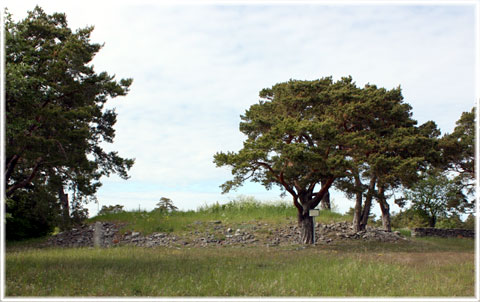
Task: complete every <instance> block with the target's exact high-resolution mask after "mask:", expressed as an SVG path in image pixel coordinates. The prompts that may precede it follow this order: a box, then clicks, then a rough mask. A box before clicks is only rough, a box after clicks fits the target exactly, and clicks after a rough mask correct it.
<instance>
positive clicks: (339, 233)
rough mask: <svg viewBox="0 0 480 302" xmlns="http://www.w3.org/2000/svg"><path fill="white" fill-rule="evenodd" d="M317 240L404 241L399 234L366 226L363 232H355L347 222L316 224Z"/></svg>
mask: <svg viewBox="0 0 480 302" xmlns="http://www.w3.org/2000/svg"><path fill="white" fill-rule="evenodd" d="M316 234H318V235H317V236H318V240H319V241H326V242H331V241H333V240H348V239H353V240H365V241H382V242H397V241H399V240H406V238H405V237H403V236H402V235H401V234H400V232H387V231H385V230H382V229H379V228H374V227H371V226H367V227H366V230H365V231H360V232H355V231H354V230H353V225H352V224H351V223H348V222H337V223H333V224H325V225H322V224H317V231H316Z"/></svg>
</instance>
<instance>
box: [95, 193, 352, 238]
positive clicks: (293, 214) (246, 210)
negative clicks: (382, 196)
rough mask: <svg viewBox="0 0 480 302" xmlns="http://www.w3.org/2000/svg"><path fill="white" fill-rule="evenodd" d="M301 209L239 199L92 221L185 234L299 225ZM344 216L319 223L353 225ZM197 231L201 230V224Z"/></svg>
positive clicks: (327, 214) (323, 216) (324, 217)
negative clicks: (205, 228)
mask: <svg viewBox="0 0 480 302" xmlns="http://www.w3.org/2000/svg"><path fill="white" fill-rule="evenodd" d="M296 219H297V209H296V208H295V207H294V206H293V204H291V203H288V202H285V201H277V202H261V201H259V200H256V199H255V198H253V197H239V198H237V199H236V200H233V201H231V202H229V203H226V204H219V203H215V204H212V205H204V206H202V207H200V208H198V209H197V210H196V211H178V212H173V213H164V212H160V211H151V212H147V211H133V212H122V213H116V214H106V215H101V216H97V217H94V218H92V219H90V220H89V221H90V222H94V221H115V222H124V223H127V224H128V225H127V226H126V227H125V230H127V229H129V230H135V231H137V232H141V233H142V234H151V233H154V232H168V233H171V232H181V231H186V230H189V229H191V228H192V224H195V223H198V222H204V223H205V222H213V221H221V222H222V223H223V224H238V223H244V222H251V221H262V222H264V223H269V224H285V223H288V222H292V221H296ZM350 220H351V217H350V216H344V215H342V214H338V213H335V212H331V211H321V212H320V216H318V217H316V222H320V223H332V222H337V221H350ZM195 228H196V229H199V228H201V226H199V225H198V224H197V225H195Z"/></svg>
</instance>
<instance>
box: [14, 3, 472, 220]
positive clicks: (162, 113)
mask: <svg viewBox="0 0 480 302" xmlns="http://www.w3.org/2000/svg"><path fill="white" fill-rule="evenodd" d="M37 3H38V4H39V5H40V6H41V7H43V8H44V9H45V10H46V11H47V12H48V13H53V12H65V13H66V14H67V18H68V20H69V24H70V26H71V27H72V28H79V27H84V26H86V25H95V30H94V33H93V35H92V41H94V42H99V43H103V42H105V46H104V48H103V49H102V50H101V51H100V52H99V54H98V55H97V56H96V58H95V59H94V61H93V64H94V66H95V69H96V71H97V72H100V71H107V72H109V73H110V74H116V76H117V78H118V79H120V78H126V77H132V78H133V79H134V83H133V85H132V87H131V92H130V93H129V95H128V96H126V97H122V98H116V99H113V100H111V102H110V104H109V106H111V107H115V108H116V112H117V113H118V122H117V125H116V130H117V131H116V139H115V142H114V144H112V145H106V146H105V148H106V149H107V150H116V151H119V153H120V155H122V156H124V157H130V158H136V164H135V166H134V167H133V168H132V170H131V173H130V174H131V179H130V180H128V181H124V180H121V179H119V178H118V177H110V178H105V179H103V184H104V185H103V187H102V188H101V189H100V191H99V193H98V199H99V201H100V207H101V206H102V205H111V204H123V205H124V206H125V208H127V209H136V208H138V207H139V206H140V207H141V208H142V209H152V208H153V207H154V206H155V204H156V203H157V202H158V200H159V199H160V197H168V198H171V199H172V200H173V201H174V203H175V204H176V205H177V206H178V207H179V208H181V209H196V208H197V207H198V206H200V205H203V204H205V203H207V204H208V203H213V202H216V201H219V202H226V201H228V200H230V199H233V198H235V197H236V196H238V195H253V196H256V197H257V198H259V199H261V200H278V199H279V191H278V190H273V191H266V190H265V189H264V188H263V187H261V186H259V185H255V184H246V185H245V186H244V187H243V188H241V189H239V190H238V191H237V192H232V193H230V194H227V195H222V194H221V192H220V188H219V185H221V184H222V183H223V182H225V181H226V180H229V179H230V177H231V176H230V172H229V170H228V169H227V168H221V169H219V168H215V165H214V164H213V162H212V160H213V154H215V152H218V151H237V150H239V149H240V148H241V147H242V142H243V139H244V137H243V135H242V134H241V133H240V132H239V130H238V124H239V122H240V117H239V116H240V115H241V114H243V113H244V111H245V110H246V109H247V108H248V107H249V106H250V105H252V104H254V103H256V102H258V100H259V97H258V92H259V91H260V90H261V89H263V88H266V87H271V86H272V85H274V84H275V83H278V82H283V81H287V80H289V79H301V80H313V79H317V78H320V77H324V76H333V77H334V79H338V78H340V77H342V76H347V75H352V77H353V79H354V80H355V81H356V82H357V84H358V85H360V86H363V85H364V84H366V83H372V84H376V85H378V86H381V87H385V88H387V89H391V88H394V87H397V86H398V85H400V86H401V87H402V90H403V96H404V98H405V101H406V102H407V103H409V104H411V105H412V107H413V117H414V118H415V119H417V120H418V121H419V123H423V122H426V121H428V120H434V121H435V122H436V123H437V124H438V125H439V127H440V129H441V130H442V132H443V133H446V132H451V131H452V130H453V128H454V125H455V121H456V120H458V118H459V117H460V115H461V113H462V112H463V111H469V110H470V109H471V108H472V107H473V105H474V104H475V87H476V86H475V85H476V82H475V45H476V44H475V34H478V33H475V6H474V5H473V3H474V2H473V1H472V2H467V3H466V2H462V4H461V5H454V4H452V3H450V4H445V2H443V3H441V2H440V3H439V4H435V2H428V3H429V4H428V5H424V4H425V3H426V2H420V1H419V2H409V5H398V2H388V1H383V2H373V4H372V2H370V4H361V2H358V3H360V4H358V5H352V4H346V5H331V2H320V1H319V2H315V3H313V2H310V3H308V4H298V5H294V4H293V3H289V4H275V3H263V4H261V5H249V4H248V2H245V3H244V4H243V3H241V2H236V4H235V5H229V4H227V5H224V4H222V2H215V4H209V5H192V4H183V5H175V4H174V2H173V3H171V4H165V3H163V2H160V3H158V2H155V1H120V2H108V1H107V2H103V1H102V2H100V1H97V2H91V1H86V2H85V1H83V2H78V3H75V2H71V1H7V4H6V5H7V7H8V8H9V11H10V12H11V13H13V15H14V17H15V18H23V17H25V16H26V11H27V10H30V9H32V8H33V7H34V6H35V4H37ZM356 3H357V2H356ZM333 196H334V202H335V204H336V205H337V207H338V209H339V210H340V211H342V212H343V211H346V210H348V208H349V207H350V206H353V201H349V200H347V199H346V198H345V197H344V196H343V194H341V193H334V194H333ZM287 199H288V200H290V199H289V198H288V197H287ZM88 208H89V209H90V213H91V214H95V212H96V210H97V205H94V204H92V205H89V206H88ZM394 209H395V208H394ZM375 211H376V212H377V213H378V208H376V209H375Z"/></svg>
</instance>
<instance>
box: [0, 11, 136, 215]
mask: <svg viewBox="0 0 480 302" xmlns="http://www.w3.org/2000/svg"><path fill="white" fill-rule="evenodd" d="M92 31H93V27H85V28H81V29H78V30H76V31H72V30H71V29H70V28H69V26H68V23H67V18H66V15H65V14H61V13H54V14H52V15H48V14H46V13H45V12H44V11H43V10H42V9H41V8H40V7H38V6H37V7H35V9H34V10H33V11H30V12H28V16H27V17H26V18H25V19H24V20H21V21H19V22H14V21H13V19H12V16H11V15H10V14H8V13H7V14H6V17H5V69H6V70H5V71H6V77H5V84H6V85H5V113H6V127H5V130H6V150H5V171H4V175H5V190H6V195H7V197H8V199H9V203H10V204H12V203H14V202H15V200H18V197H16V195H19V194H21V195H24V194H25V193H28V192H29V191H30V192H34V187H38V186H43V187H44V189H42V191H48V192H49V193H50V195H52V196H56V200H60V201H61V206H62V208H63V210H64V218H65V219H66V220H68V213H69V209H70V208H71V207H72V206H73V207H75V206H78V205H79V204H80V203H81V201H82V200H85V199H88V198H94V196H95V193H96V191H97V189H98V187H99V186H100V185H101V183H100V181H99V180H100V177H101V176H103V175H109V174H110V173H117V174H119V175H120V176H121V177H123V178H128V175H127V171H128V170H129V169H130V167H131V166H132V165H133V160H132V159H124V158H122V157H120V156H119V155H118V154H117V152H106V151H104V150H103V148H102V147H101V144H102V142H107V143H112V142H113V138H114V136H115V130H114V128H113V126H114V125H115V122H116V116H117V114H116V113H115V111H114V110H111V109H105V108H104V106H105V103H106V102H107V101H108V100H109V99H112V98H115V97H117V96H124V95H126V94H127V92H128V89H129V86H130V85H131V83H132V79H121V80H119V81H116V80H115V79H114V76H110V75H109V74H108V73H106V72H100V73H96V72H95V71H94V68H93V65H91V61H92V59H93V58H94V56H95V54H96V53H97V52H98V51H99V50H100V49H101V47H102V45H100V44H96V43H92V42H91V41H90V35H91V33H92ZM68 191H70V192H73V194H72V197H73V199H72V200H71V201H70V202H73V204H70V205H69V200H68V195H67V193H66V192H68ZM32 194H33V193H32ZM49 200H50V199H49ZM65 223H67V222H65Z"/></svg>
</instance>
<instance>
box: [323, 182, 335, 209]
mask: <svg viewBox="0 0 480 302" xmlns="http://www.w3.org/2000/svg"><path fill="white" fill-rule="evenodd" d="M326 183H327V179H325V180H322V181H321V184H322V187H323V186H325V184H326ZM320 209H322V210H331V209H332V206H331V204H330V192H328V191H327V192H326V193H325V195H324V196H323V198H322V201H320Z"/></svg>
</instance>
